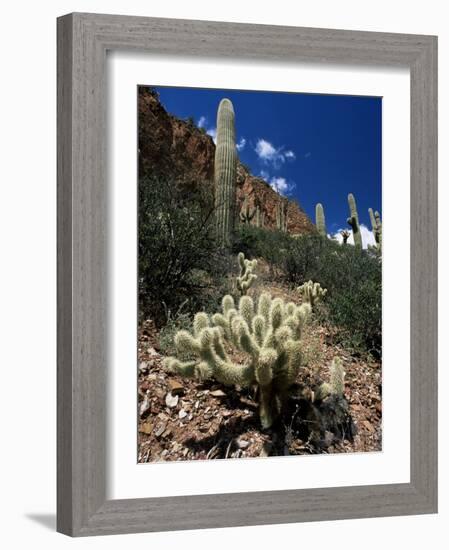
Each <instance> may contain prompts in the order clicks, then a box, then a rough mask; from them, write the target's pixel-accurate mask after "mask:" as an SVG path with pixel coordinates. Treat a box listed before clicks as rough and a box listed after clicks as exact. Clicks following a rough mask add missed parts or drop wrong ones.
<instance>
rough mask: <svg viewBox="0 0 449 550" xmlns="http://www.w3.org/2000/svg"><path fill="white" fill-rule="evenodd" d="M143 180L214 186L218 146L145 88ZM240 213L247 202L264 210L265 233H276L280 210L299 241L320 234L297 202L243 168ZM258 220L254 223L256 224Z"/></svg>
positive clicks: (141, 106)
mask: <svg viewBox="0 0 449 550" xmlns="http://www.w3.org/2000/svg"><path fill="white" fill-rule="evenodd" d="M138 109H139V112H138V113H139V175H140V176H145V175H146V174H148V175H153V176H154V175H161V176H163V177H169V178H173V180H175V181H180V180H183V181H191V182H198V184H201V183H210V182H212V181H213V174H214V157H215V144H214V142H213V140H212V138H211V137H210V136H209V135H207V134H206V133H205V132H204V131H202V130H201V129H199V128H197V127H196V126H195V124H194V123H193V122H189V121H185V120H180V119H178V118H176V117H174V116H172V115H170V114H169V113H167V111H166V110H165V109H164V107H163V106H162V105H161V103H160V101H159V99H158V96H157V94H156V93H154V92H152V91H151V90H150V89H149V88H143V87H141V88H139V104H138ZM237 174H238V175H237V203H238V204H237V207H238V210H240V208H241V206H242V204H243V200H244V198H245V197H247V199H248V204H249V207H250V209H252V208H254V207H256V206H258V207H259V210H260V216H261V218H263V220H264V223H263V225H264V227H266V228H269V229H275V228H276V210H277V208H280V207H282V208H284V209H285V211H286V212H287V231H288V232H289V233H291V234H293V235H296V234H302V233H312V232H314V231H315V230H316V229H315V225H314V224H313V223H312V222H311V221H310V219H309V218H308V216H307V215H306V214H305V212H304V211H303V210H302V208H301V206H300V205H299V204H298V203H297V202H295V201H290V200H286V199H285V198H283V197H282V196H281V195H279V194H278V193H276V191H274V190H273V189H272V188H271V187H270V185H269V184H268V183H267V182H266V181H264V180H263V179H262V178H258V177H255V176H253V175H251V174H250V173H249V172H248V170H247V168H246V167H245V166H243V165H242V164H239V166H238V169H237ZM255 221H256V220H255V217H254V218H253V222H252V223H255Z"/></svg>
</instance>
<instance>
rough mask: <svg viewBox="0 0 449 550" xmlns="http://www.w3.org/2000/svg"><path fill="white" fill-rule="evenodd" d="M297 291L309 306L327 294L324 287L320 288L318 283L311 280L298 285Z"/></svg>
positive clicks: (312, 305)
mask: <svg viewBox="0 0 449 550" xmlns="http://www.w3.org/2000/svg"><path fill="white" fill-rule="evenodd" d="M297 291H298V292H299V293H300V294H301V296H302V298H303V300H304V302H305V303H308V304H309V305H310V307H311V308H313V307H314V305H315V304H316V303H317V302H319V301H320V300H321V299H322V298H324V296H326V294H327V289H326V288H321V285H320V283H314V282H313V281H307V283H304V284H303V285H301V286H299V287H298V288H297Z"/></svg>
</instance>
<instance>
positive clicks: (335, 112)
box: [155, 87, 382, 233]
mask: <svg viewBox="0 0 449 550" xmlns="http://www.w3.org/2000/svg"><path fill="white" fill-rule="evenodd" d="M155 89H156V90H157V91H158V92H159V94H160V100H161V102H162V104H163V105H164V107H165V109H166V110H167V111H168V112H169V113H171V114H173V115H175V116H177V117H179V118H187V117H192V118H193V119H194V120H195V122H196V124H197V125H199V126H202V127H204V128H205V129H206V131H207V132H208V133H209V134H210V135H212V136H214V132H215V130H216V113H217V107H218V104H219V102H220V100H221V99H222V98H223V97H227V98H229V99H230V100H231V101H232V103H233V105H234V111H235V123H236V141H237V148H238V154H239V157H240V160H241V162H243V163H244V164H246V165H247V166H248V167H249V168H250V170H251V172H252V173H253V174H254V175H260V176H262V177H264V179H266V180H267V181H268V182H269V183H270V184H271V185H272V187H274V188H276V189H277V190H278V191H280V192H281V193H282V194H284V195H286V196H288V197H290V198H293V199H296V200H297V201H298V202H299V203H300V204H301V206H302V207H303V208H304V210H305V211H306V212H307V214H308V215H309V216H310V217H311V219H312V220H313V221H315V205H316V203H317V202H321V203H322V204H323V206H324V210H325V215H326V225H327V229H328V232H329V233H333V232H335V231H336V230H338V229H340V228H342V227H344V228H346V227H347V225H346V218H347V217H348V215H349V210H348V203H347V195H348V193H353V194H354V196H355V198H356V201H357V208H358V213H359V218H360V223H361V224H364V225H366V226H367V228H369V229H371V224H370V221H369V215H368V208H369V207H371V208H373V209H374V210H378V211H379V212H381V200H382V199H381V192H382V191H381V181H382V142H381V140H382V99H381V98H379V97H355V96H337V95H320V94H298V93H283V92H254V91H240V90H208V89H200V88H171V87H170V88H164V87H155Z"/></svg>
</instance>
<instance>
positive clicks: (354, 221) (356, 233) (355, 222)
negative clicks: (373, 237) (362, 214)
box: [347, 193, 363, 248]
mask: <svg viewBox="0 0 449 550" xmlns="http://www.w3.org/2000/svg"><path fill="white" fill-rule="evenodd" d="M348 204H349V210H350V212H351V215H350V217H349V218H348V219H347V222H348V224H349V225H350V226H351V228H352V235H353V237H354V245H355V246H356V247H357V248H362V247H363V243H362V234H361V233H360V225H359V215H358V213H357V206H356V203H355V198H354V195H353V194H352V193H349V195H348Z"/></svg>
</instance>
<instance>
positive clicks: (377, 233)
mask: <svg viewBox="0 0 449 550" xmlns="http://www.w3.org/2000/svg"><path fill="white" fill-rule="evenodd" d="M368 212H369V217H370V220H371V226H372V228H373V234H374V240H375V241H376V247H377V249H378V250H380V251H382V222H381V219H380V214H379V212H376V213H373V209H372V208H368Z"/></svg>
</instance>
